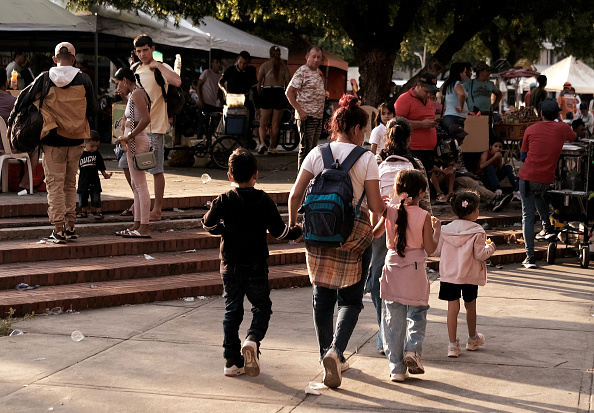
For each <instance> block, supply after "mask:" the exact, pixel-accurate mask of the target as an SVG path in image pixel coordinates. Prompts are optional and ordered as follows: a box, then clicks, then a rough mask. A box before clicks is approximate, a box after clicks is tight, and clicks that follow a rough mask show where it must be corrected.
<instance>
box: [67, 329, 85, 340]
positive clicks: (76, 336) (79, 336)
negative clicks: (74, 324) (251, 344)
mask: <svg viewBox="0 0 594 413" xmlns="http://www.w3.org/2000/svg"><path fill="white" fill-rule="evenodd" d="M70 338H71V339H72V341H81V340H82V339H83V338H85V336H84V335H83V333H81V332H80V331H73V332H72V334H70Z"/></svg>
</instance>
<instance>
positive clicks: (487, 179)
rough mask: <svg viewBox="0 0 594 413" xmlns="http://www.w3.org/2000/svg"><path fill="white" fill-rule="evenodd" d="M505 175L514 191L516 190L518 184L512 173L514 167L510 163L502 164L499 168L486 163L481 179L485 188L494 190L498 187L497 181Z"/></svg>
mask: <svg viewBox="0 0 594 413" xmlns="http://www.w3.org/2000/svg"><path fill="white" fill-rule="evenodd" d="M506 177H507V180H508V181H509V183H510V184H511V186H512V188H513V189H514V191H516V190H517V189H518V186H517V185H518V184H517V182H516V179H517V178H516V174H515V173H514V168H512V166H511V165H503V166H502V167H501V168H499V169H497V168H495V167H494V166H493V165H487V166H486V167H485V169H484V171H483V174H482V176H481V180H482V181H483V183H484V184H485V186H486V187H487V188H489V189H490V190H492V191H494V190H496V189H499V186H500V185H499V183H500V182H501V181H502V180H503V179H505V178H506Z"/></svg>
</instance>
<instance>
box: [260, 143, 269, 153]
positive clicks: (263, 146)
mask: <svg viewBox="0 0 594 413" xmlns="http://www.w3.org/2000/svg"><path fill="white" fill-rule="evenodd" d="M267 150H268V148H267V147H266V145H262V146H261V147H260V149H259V150H258V155H264V154H265V153H266V151H267Z"/></svg>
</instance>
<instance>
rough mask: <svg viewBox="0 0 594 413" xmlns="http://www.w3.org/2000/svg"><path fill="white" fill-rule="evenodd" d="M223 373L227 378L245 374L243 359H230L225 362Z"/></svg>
mask: <svg viewBox="0 0 594 413" xmlns="http://www.w3.org/2000/svg"><path fill="white" fill-rule="evenodd" d="M223 373H224V374H225V376H227V377H237V376H241V375H242V374H244V373H245V367H244V361H243V357H241V356H240V357H237V358H230V359H226V361H225V369H224V370H223Z"/></svg>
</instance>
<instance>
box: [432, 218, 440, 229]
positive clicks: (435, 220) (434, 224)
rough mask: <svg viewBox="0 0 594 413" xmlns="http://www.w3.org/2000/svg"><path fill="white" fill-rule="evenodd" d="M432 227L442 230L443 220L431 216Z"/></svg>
mask: <svg viewBox="0 0 594 413" xmlns="http://www.w3.org/2000/svg"><path fill="white" fill-rule="evenodd" d="M431 228H433V230H436V229H440V230H441V221H440V220H439V218H437V217H434V216H432V217H431Z"/></svg>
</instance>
